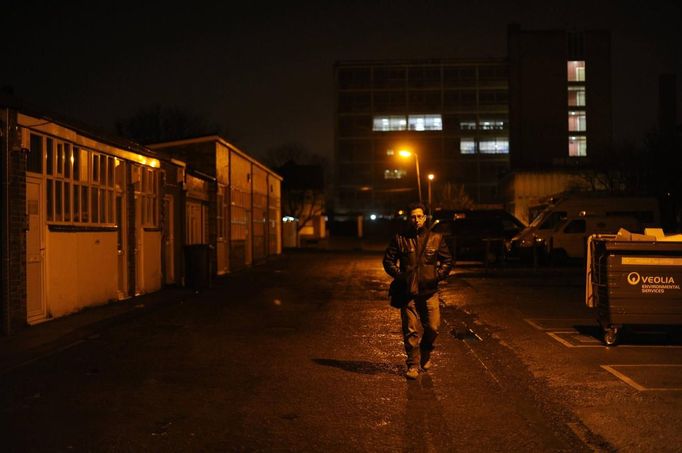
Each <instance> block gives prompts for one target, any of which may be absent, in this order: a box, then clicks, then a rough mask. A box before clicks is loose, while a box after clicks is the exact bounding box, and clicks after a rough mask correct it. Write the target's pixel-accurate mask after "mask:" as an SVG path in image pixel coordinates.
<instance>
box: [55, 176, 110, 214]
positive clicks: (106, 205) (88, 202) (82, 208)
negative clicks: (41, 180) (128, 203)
mask: <svg viewBox="0 0 682 453" xmlns="http://www.w3.org/2000/svg"><path fill="white" fill-rule="evenodd" d="M46 184H47V185H46V190H45V197H46V203H47V221H48V222H50V223H70V224H102V225H115V224H116V220H117V219H116V213H117V209H116V203H120V197H118V198H117V197H116V194H115V193H114V191H113V190H112V189H102V188H97V187H88V186H86V185H81V184H72V183H70V182H66V181H61V180H55V179H52V178H48V179H47V182H46Z"/></svg>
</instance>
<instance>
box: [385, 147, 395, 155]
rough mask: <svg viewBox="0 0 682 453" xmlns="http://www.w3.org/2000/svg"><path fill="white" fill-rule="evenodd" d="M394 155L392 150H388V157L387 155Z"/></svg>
mask: <svg viewBox="0 0 682 453" xmlns="http://www.w3.org/2000/svg"><path fill="white" fill-rule="evenodd" d="M393 154H395V153H394V152H393V150H392V149H387V150H386V155H387V156H392V155H393Z"/></svg>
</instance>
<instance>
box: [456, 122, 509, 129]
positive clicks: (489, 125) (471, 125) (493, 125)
mask: <svg viewBox="0 0 682 453" xmlns="http://www.w3.org/2000/svg"><path fill="white" fill-rule="evenodd" d="M506 124H507V123H506V121H504V120H478V121H475V120H468V121H460V122H459V128H460V130H463V131H475V130H482V131H501V130H504V128H505V126H506Z"/></svg>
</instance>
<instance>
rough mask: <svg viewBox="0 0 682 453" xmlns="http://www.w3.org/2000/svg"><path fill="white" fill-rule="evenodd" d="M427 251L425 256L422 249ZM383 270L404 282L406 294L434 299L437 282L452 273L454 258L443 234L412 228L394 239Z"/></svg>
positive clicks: (387, 252) (390, 244)
mask: <svg viewBox="0 0 682 453" xmlns="http://www.w3.org/2000/svg"><path fill="white" fill-rule="evenodd" d="M423 247H426V248H425V249H424V250H423V252H422V248H423ZM383 264H384V269H385V270H386V273H387V274H388V275H390V276H391V277H393V278H394V279H399V280H400V279H402V280H403V281H404V282H405V284H406V285H405V290H406V291H407V292H409V294H411V295H418V296H420V297H429V296H432V295H433V294H434V293H435V292H436V290H437V289H438V282H439V281H440V280H443V279H445V278H446V277H447V276H448V274H449V273H450V270H451V269H452V256H451V255H450V250H449V249H448V246H447V244H446V242H445V241H444V240H443V237H442V235H441V234H440V233H433V232H429V231H428V229H427V228H421V229H420V230H419V231H416V230H415V229H414V228H409V229H408V230H406V231H405V232H402V233H398V234H396V235H395V236H393V238H392V239H391V242H390V243H389V245H388V247H387V248H386V253H385V254H384V261H383Z"/></svg>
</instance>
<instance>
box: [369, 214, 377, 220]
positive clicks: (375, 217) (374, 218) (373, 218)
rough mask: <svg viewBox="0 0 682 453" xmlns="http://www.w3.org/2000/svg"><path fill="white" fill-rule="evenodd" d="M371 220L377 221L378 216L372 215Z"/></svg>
mask: <svg viewBox="0 0 682 453" xmlns="http://www.w3.org/2000/svg"><path fill="white" fill-rule="evenodd" d="M369 218H370V219H372V220H376V219H377V215H376V214H371V215H370V216H369Z"/></svg>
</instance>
